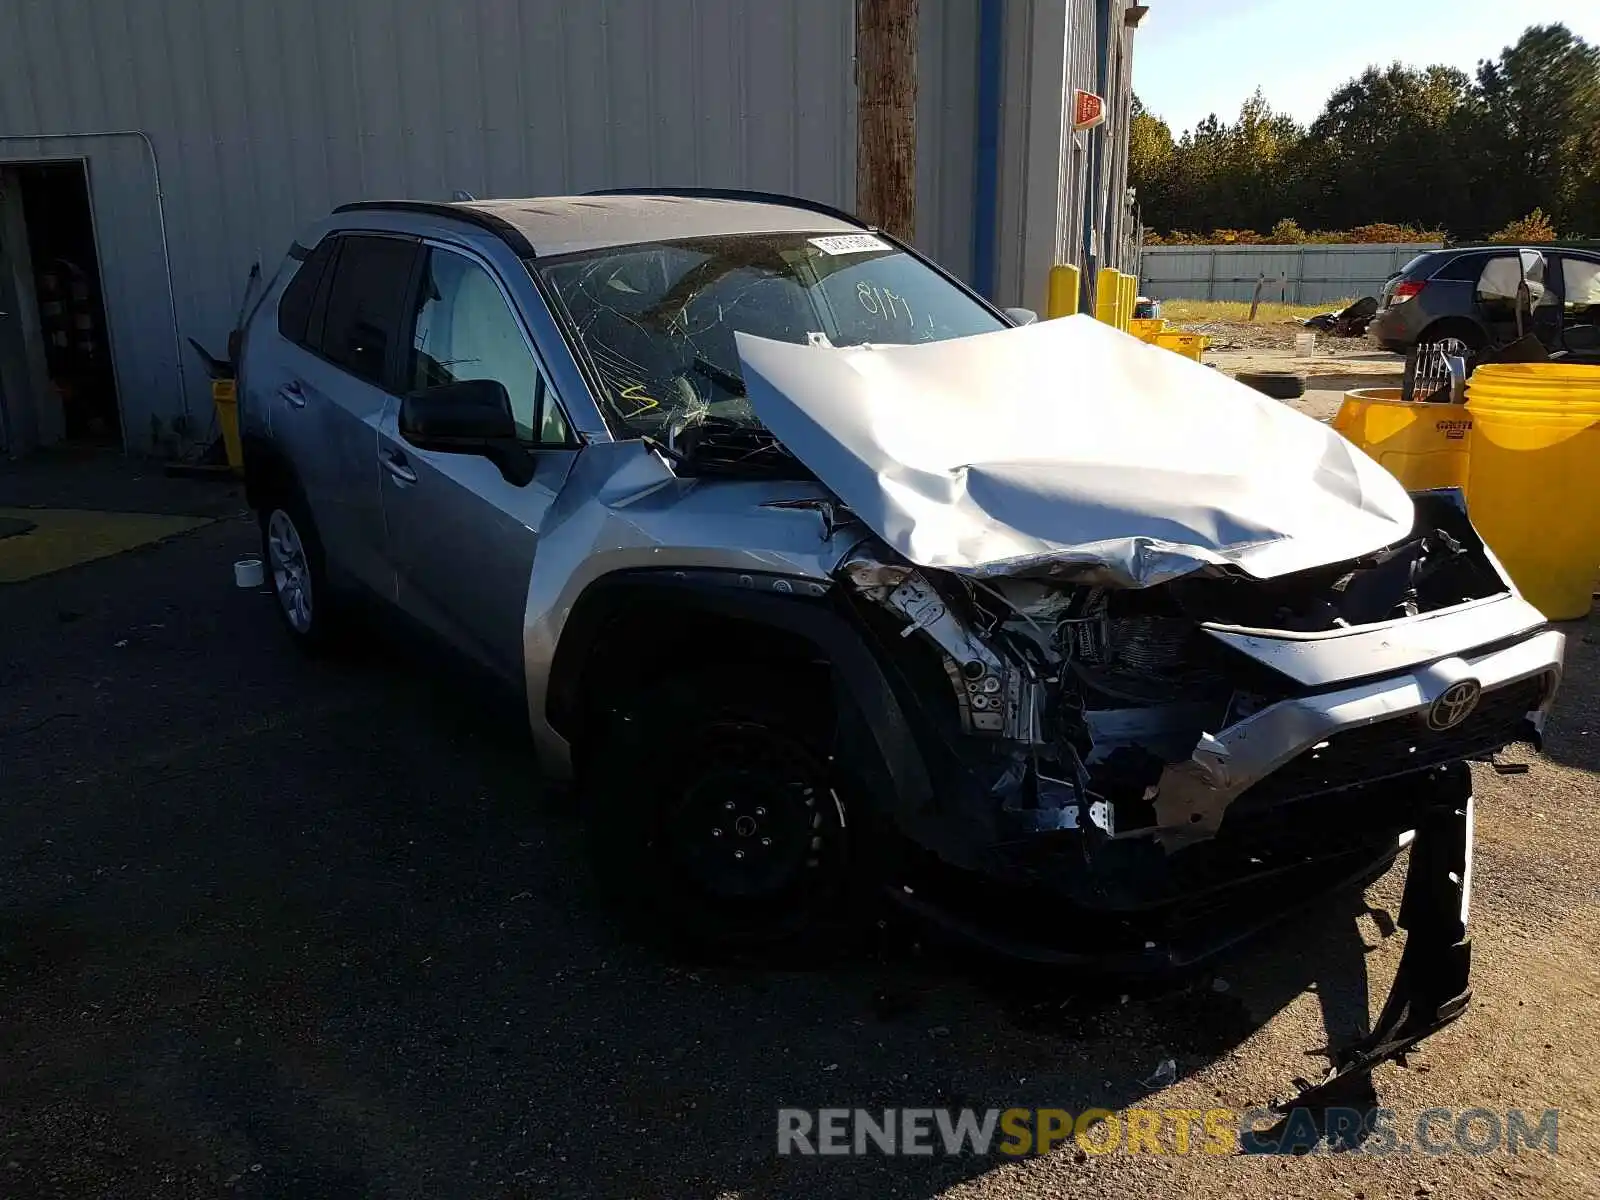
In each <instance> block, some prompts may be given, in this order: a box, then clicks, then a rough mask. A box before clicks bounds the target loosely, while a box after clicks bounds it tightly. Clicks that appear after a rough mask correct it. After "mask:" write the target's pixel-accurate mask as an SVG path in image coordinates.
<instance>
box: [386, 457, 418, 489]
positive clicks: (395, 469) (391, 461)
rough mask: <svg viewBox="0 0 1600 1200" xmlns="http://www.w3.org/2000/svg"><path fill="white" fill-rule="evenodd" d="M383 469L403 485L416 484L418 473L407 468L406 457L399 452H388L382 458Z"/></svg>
mask: <svg viewBox="0 0 1600 1200" xmlns="http://www.w3.org/2000/svg"><path fill="white" fill-rule="evenodd" d="M379 457H380V459H381V461H382V462H383V469H384V470H385V471H387V472H389V474H391V475H393V476H394V477H395V478H396V479H398V480H399V481H400V482H401V483H415V482H416V481H417V473H416V472H415V471H413V470H412V469H411V468H410V467H408V466H406V456H405V455H404V454H401V453H400V452H399V451H397V450H386V451H384V452H383V453H382V454H381V455H380V456H379Z"/></svg>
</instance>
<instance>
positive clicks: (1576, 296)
mask: <svg viewBox="0 0 1600 1200" xmlns="http://www.w3.org/2000/svg"><path fill="white" fill-rule="evenodd" d="M1561 295H1562V299H1563V300H1564V301H1565V302H1566V306H1567V308H1568V309H1569V310H1573V309H1580V310H1593V309H1595V308H1596V307H1600V259H1587V258H1563V259H1562V260H1561Z"/></svg>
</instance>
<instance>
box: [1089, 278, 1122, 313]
mask: <svg viewBox="0 0 1600 1200" xmlns="http://www.w3.org/2000/svg"><path fill="white" fill-rule="evenodd" d="M1121 280H1122V276H1121V274H1120V273H1119V272H1117V271H1113V270H1112V269H1111V268H1110V267H1102V268H1101V270H1100V274H1099V276H1098V277H1097V278H1096V279H1095V287H1094V319H1095V320H1097V321H1104V322H1105V323H1106V324H1107V325H1115V324H1116V323H1117V302H1118V299H1119V296H1118V292H1119V289H1120V288H1121V286H1122V282H1121Z"/></svg>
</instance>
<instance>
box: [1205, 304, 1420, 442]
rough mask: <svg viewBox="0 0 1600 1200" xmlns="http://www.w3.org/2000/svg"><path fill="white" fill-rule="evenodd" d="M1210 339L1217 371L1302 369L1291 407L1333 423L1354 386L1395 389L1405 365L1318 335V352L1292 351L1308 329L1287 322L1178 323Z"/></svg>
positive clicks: (1209, 356) (1360, 343)
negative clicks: (1299, 394) (1301, 392)
mask: <svg viewBox="0 0 1600 1200" xmlns="http://www.w3.org/2000/svg"><path fill="white" fill-rule="evenodd" d="M1178 327H1179V328H1182V329H1185V330H1187V331H1189V332H1191V333H1203V334H1205V335H1206V336H1207V337H1209V338H1210V339H1211V347H1210V349H1209V350H1207V352H1206V362H1208V363H1211V364H1213V365H1214V366H1215V367H1216V368H1217V369H1218V370H1219V371H1226V372H1227V373H1228V374H1230V375H1236V374H1238V373H1239V372H1240V371H1300V372H1302V373H1304V374H1305V376H1306V395H1305V397H1304V399H1302V400H1296V401H1292V402H1291V403H1292V404H1293V405H1294V407H1296V408H1298V409H1300V410H1301V411H1303V412H1307V413H1309V414H1311V415H1312V416H1314V417H1316V418H1317V419H1318V420H1319V421H1331V420H1332V419H1333V415H1334V414H1335V413H1336V412H1338V411H1339V402H1340V401H1341V400H1342V399H1343V398H1344V393H1345V392H1347V391H1349V390H1351V389H1353V388H1369V387H1396V388H1397V387H1399V386H1400V377H1401V374H1402V372H1403V369H1404V366H1405V362H1404V360H1403V359H1402V358H1401V357H1400V356H1399V355H1398V354H1390V353H1389V352H1388V351H1386V350H1379V349H1378V348H1377V347H1376V346H1375V345H1374V344H1373V343H1371V342H1369V341H1367V340H1366V339H1365V338H1336V337H1330V336H1329V335H1327V334H1322V333H1319V334H1318V335H1317V343H1316V349H1315V350H1314V351H1313V352H1312V353H1311V354H1308V355H1302V354H1297V353H1296V352H1295V345H1294V342H1295V335H1296V334H1298V333H1304V332H1306V330H1305V329H1304V327H1302V326H1301V325H1300V324H1298V323H1297V322H1287V321H1260V322H1249V321H1223V320H1204V321H1189V322H1183V323H1181V324H1179V325H1178Z"/></svg>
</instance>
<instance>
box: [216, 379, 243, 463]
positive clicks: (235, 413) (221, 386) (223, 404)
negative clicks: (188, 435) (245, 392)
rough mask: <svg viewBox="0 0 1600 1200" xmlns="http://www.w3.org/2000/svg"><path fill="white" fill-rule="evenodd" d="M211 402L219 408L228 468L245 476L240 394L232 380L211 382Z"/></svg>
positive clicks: (218, 417) (219, 420) (218, 416)
mask: <svg viewBox="0 0 1600 1200" xmlns="http://www.w3.org/2000/svg"><path fill="white" fill-rule="evenodd" d="M211 402H212V403H213V404H214V405H216V408H217V425H218V426H219V427H220V428H221V430H222V445H223V448H224V449H225V450H226V451H227V452H228V466H229V467H230V468H231V469H232V470H233V473H234V474H235V475H243V474H244V450H243V448H242V447H241V446H240V444H239V394H238V385H237V384H236V383H235V382H234V381H233V380H232V379H213V380H212V381H211Z"/></svg>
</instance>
